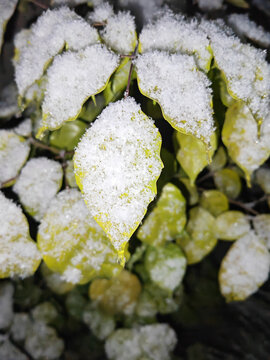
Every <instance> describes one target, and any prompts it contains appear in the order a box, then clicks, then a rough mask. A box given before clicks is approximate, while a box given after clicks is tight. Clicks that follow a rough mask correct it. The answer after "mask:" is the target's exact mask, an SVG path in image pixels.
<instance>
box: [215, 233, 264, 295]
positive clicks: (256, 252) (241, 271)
mask: <svg viewBox="0 0 270 360" xmlns="http://www.w3.org/2000/svg"><path fill="white" fill-rule="evenodd" d="M269 267H270V255H269V252H268V250H267V247H266V246H265V244H264V243H263V241H261V240H260V239H259V238H258V237H257V236H256V235H255V233H254V232H253V231H250V232H249V233H248V234H246V235H244V236H243V237H241V238H240V239H238V240H237V241H236V242H234V243H233V245H232V246H231V247H230V249H229V251H228V252H227V254H226V255H225V257H224V259H223V260H222V263H221V266H220V270H219V285H220V290H221V293H222V295H223V296H224V297H225V299H226V300H227V301H240V300H245V299H246V298H247V297H248V296H250V295H252V294H253V293H255V292H256V291H257V290H258V288H259V287H260V286H261V285H262V284H263V283H264V282H265V281H266V280H267V278H268V274H269Z"/></svg>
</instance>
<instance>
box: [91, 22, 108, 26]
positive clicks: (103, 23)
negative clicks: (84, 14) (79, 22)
mask: <svg viewBox="0 0 270 360" xmlns="http://www.w3.org/2000/svg"><path fill="white" fill-rule="evenodd" d="M105 25H106V22H101V21H97V22H94V23H93V24H92V26H94V27H102V26H105Z"/></svg>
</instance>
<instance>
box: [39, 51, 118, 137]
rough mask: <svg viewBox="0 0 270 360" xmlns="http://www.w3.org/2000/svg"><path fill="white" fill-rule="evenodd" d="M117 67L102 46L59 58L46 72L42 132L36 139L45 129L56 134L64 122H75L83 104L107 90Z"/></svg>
mask: <svg viewBox="0 0 270 360" xmlns="http://www.w3.org/2000/svg"><path fill="white" fill-rule="evenodd" d="M117 65H118V57H117V56H116V55H115V54H113V53H112V52H110V51H109V50H107V49H106V48H105V47H104V46H102V45H93V46H89V47H87V48H85V49H83V50H80V51H78V52H77V53H74V52H66V53H64V54H63V55H58V56H57V57H56V58H55V59H54V62H53V64H52V65H51V66H50V68H49V69H48V72H47V74H48V83H47V86H46V93H45V97H44V101H43V104H42V113H43V119H42V128H41V129H40V131H39V134H38V136H40V135H41V134H42V133H43V132H44V131H45V130H47V129H49V130H56V129H58V128H59V127H61V126H62V125H63V124H64V122H66V121H71V120H75V119H76V118H77V117H78V115H79V113H80V111H81V108H82V105H83V103H84V102H85V101H86V100H87V99H88V98H89V97H90V96H93V95H95V94H97V93H99V92H101V91H102V90H103V89H104V88H105V87H106V85H107V83H108V81H109V78H110V76H111V74H112V73H113V72H114V70H115V69H116V67H117ZM67 88H68V89H69V91H68V92H67V91H66V89H67Z"/></svg>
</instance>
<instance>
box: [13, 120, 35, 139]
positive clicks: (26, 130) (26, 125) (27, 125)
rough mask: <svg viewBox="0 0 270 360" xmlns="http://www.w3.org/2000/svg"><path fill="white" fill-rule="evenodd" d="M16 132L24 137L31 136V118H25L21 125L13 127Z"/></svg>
mask: <svg viewBox="0 0 270 360" xmlns="http://www.w3.org/2000/svg"><path fill="white" fill-rule="evenodd" d="M13 131H14V132H15V134H17V135H19V136H23V137H29V136H30V135H31V133H32V121H31V119H24V120H23V121H22V122H21V123H20V124H19V125H17V126H16V127H15V128H13Z"/></svg>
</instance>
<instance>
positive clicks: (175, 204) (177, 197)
mask: <svg viewBox="0 0 270 360" xmlns="http://www.w3.org/2000/svg"><path fill="white" fill-rule="evenodd" d="M185 224H186V200H185V198H184V197H183V195H182V193H181V191H180V190H179V189H178V188H177V187H176V186H175V185H173V184H171V183H168V184H166V185H165V186H164V187H163V189H162V192H161V195H160V198H159V199H158V202H157V204H156V206H155V208H154V209H153V210H152V211H151V213H150V214H149V215H148V216H147V218H146V220H145V221H144V223H143V225H142V226H141V227H140V229H139V231H138V233H137V237H138V238H139V239H140V240H141V241H143V242H145V243H147V244H149V245H153V246H158V245H163V244H164V243H165V242H166V241H171V240H173V239H175V238H176V237H177V236H178V235H179V234H180V233H181V232H182V230H183V228H184V226H185Z"/></svg>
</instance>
